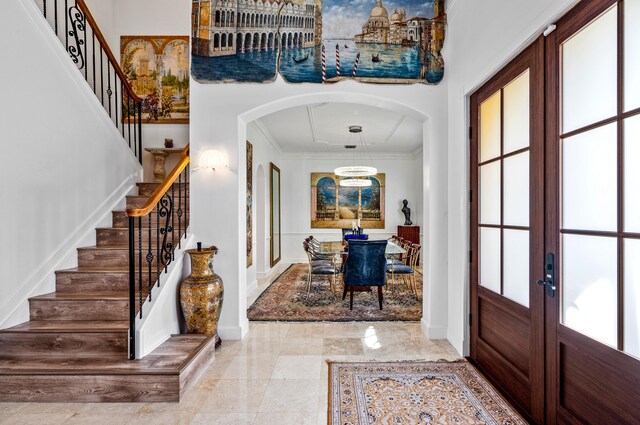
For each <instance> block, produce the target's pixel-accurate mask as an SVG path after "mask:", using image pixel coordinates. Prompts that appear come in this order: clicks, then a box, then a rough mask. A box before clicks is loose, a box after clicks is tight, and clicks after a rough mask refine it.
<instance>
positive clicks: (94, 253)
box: [78, 246, 158, 271]
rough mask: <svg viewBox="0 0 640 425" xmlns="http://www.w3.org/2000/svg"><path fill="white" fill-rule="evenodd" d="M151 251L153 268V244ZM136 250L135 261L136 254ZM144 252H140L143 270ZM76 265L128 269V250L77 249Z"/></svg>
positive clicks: (154, 262) (145, 267) (154, 252)
mask: <svg viewBox="0 0 640 425" xmlns="http://www.w3.org/2000/svg"><path fill="white" fill-rule="evenodd" d="M152 248H153V250H152V253H153V255H154V259H153V262H152V263H151V264H152V267H153V268H154V269H155V267H156V263H157V262H158V261H157V257H156V251H155V246H154V247H152ZM137 254H138V253H137V252H136V263H137V261H138V256H137ZM146 255H147V253H146V252H143V253H142V261H143V264H144V267H143V270H145V271H146V270H147V264H148V263H147V259H146ZM78 267H89V268H107V269H108V268H117V269H125V270H126V269H128V268H129V250H128V249H109V250H104V249H82V250H79V251H78Z"/></svg>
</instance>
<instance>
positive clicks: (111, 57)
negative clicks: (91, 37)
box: [77, 0, 143, 103]
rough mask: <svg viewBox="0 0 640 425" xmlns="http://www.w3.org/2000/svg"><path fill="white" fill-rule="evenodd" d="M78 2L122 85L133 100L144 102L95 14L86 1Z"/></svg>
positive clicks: (78, 0)
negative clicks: (134, 89) (132, 84)
mask: <svg viewBox="0 0 640 425" xmlns="http://www.w3.org/2000/svg"><path fill="white" fill-rule="evenodd" d="M77 2H78V7H79V8H80V10H81V11H82V13H84V16H85V18H86V20H87V22H88V23H89V26H90V27H91V29H92V30H93V33H94V34H95V36H96V38H97V39H98V41H99V42H100V45H101V46H102V50H103V51H104V52H105V54H106V55H107V58H108V59H109V62H110V63H111V66H113V69H114V71H115V72H116V74H118V76H119V77H120V81H122V86H123V87H124V88H125V90H126V92H127V95H128V96H129V97H130V98H132V99H133V100H135V101H136V102H140V103H142V101H143V99H142V98H141V97H140V96H138V95H137V94H135V92H134V91H133V88H131V84H129V81H128V80H127V76H126V75H125V74H124V71H123V70H122V68H121V67H120V64H119V63H118V61H117V60H116V57H115V56H114V55H113V52H112V51H111V49H110V48H109V43H107V40H105V38H104V35H102V31H100V27H99V26H98V24H97V22H96V20H95V19H94V18H93V15H92V14H91V12H90V11H89V8H88V7H87V4H86V3H85V2H84V0H77Z"/></svg>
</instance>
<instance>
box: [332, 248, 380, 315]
mask: <svg viewBox="0 0 640 425" xmlns="http://www.w3.org/2000/svg"><path fill="white" fill-rule="evenodd" d="M386 248H387V241H386V240H382V241H358V240H351V241H349V255H348V256H347V261H346V262H345V264H344V267H343V272H342V281H343V282H344V292H343V294H342V299H343V300H344V299H345V297H346V296H347V290H349V291H350V296H349V309H350V310H353V290H354V287H355V286H377V287H378V303H379V304H380V310H382V299H383V297H382V287H383V286H385V284H386V281H387V276H386V267H387V262H386V259H385V255H384V253H385V250H386Z"/></svg>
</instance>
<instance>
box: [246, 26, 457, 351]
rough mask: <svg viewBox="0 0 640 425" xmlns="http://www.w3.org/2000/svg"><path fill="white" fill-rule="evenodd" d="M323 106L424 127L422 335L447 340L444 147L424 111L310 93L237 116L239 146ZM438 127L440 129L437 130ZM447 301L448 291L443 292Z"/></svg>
mask: <svg viewBox="0 0 640 425" xmlns="http://www.w3.org/2000/svg"><path fill="white" fill-rule="evenodd" d="M283 36H284V34H283ZM323 103H352V104H362V105H368V106H375V107H378V108H382V109H386V110H389V111H394V112H398V113H401V114H403V115H406V116H408V117H412V118H414V119H416V120H418V121H419V122H421V123H422V128H423V131H422V146H423V149H422V152H421V153H420V156H419V160H421V162H422V169H423V175H424V176H423V200H422V203H421V204H420V208H421V209H422V211H423V217H422V223H423V225H424V226H425V228H427V227H428V228H433V229H434V231H432V232H428V231H425V232H424V240H423V243H422V245H423V253H424V254H423V256H422V258H423V259H424V266H423V267H424V270H425V273H424V275H423V288H424V289H423V291H424V292H423V309H422V322H421V323H422V328H423V331H424V332H425V334H427V335H428V336H429V337H430V338H432V339H441V338H446V320H447V317H446V310H443V308H442V302H443V287H442V285H438V282H439V281H441V279H439V277H440V276H441V273H442V270H443V269H445V270H446V265H445V266H443V265H442V264H441V263H440V264H438V262H439V261H440V259H441V255H440V254H439V251H438V250H440V249H442V246H443V245H442V244H445V245H444V246H446V234H445V238H444V239H443V236H442V232H441V231H439V230H437V229H436V226H437V224H438V223H440V222H441V220H440V217H442V216H443V215H444V213H443V211H446V205H442V203H441V202H436V201H437V200H438V199H440V197H441V193H440V192H442V190H446V188H445V189H442V187H440V185H441V184H442V178H443V177H442V175H441V173H440V171H438V170H439V169H441V167H439V166H437V164H430V158H434V160H437V159H438V158H439V157H440V153H439V151H440V150H441V149H442V147H441V145H442V143H439V140H440V139H438V140H435V139H434V138H431V135H432V134H433V131H432V124H431V123H430V117H429V116H428V115H426V114H425V113H424V112H423V111H422V110H419V109H416V108H414V107H412V106H409V105H407V104H404V103H400V102H398V101H395V100H392V99H390V98H386V97H381V96H374V95H368V94H362V93H352V92H333V93H308V94H304V95H300V96H291V97H286V98H282V99H278V100H275V101H273V102H269V103H265V104H263V105H260V106H258V107H255V108H253V109H250V110H247V111H246V112H244V113H240V114H238V115H237V116H238V143H241V144H242V145H241V146H242V148H243V149H244V143H245V140H246V137H247V126H248V125H249V124H250V123H252V122H253V121H255V120H258V119H260V118H262V117H265V116H267V115H270V114H273V113H275V112H278V111H282V110H285V109H289V108H294V107H300V106H310V105H316V104H323ZM435 127H436V128H437V126H435ZM239 146H240V145H239ZM241 186H242V183H241ZM445 186H446V185H445ZM240 236H241V237H244V232H241V233H240ZM431 252H434V255H433V256H431V255H430V253H431ZM238 271H239V276H238V277H239V281H240V282H246V280H247V275H246V271H245V270H244V267H242V266H241V267H240V268H239V270H238ZM444 297H446V289H444ZM238 301H239V302H240V304H239V306H238V307H239V311H237V314H239V315H240V320H241V323H245V324H246V325H241V326H243V327H244V326H248V321H247V319H246V306H247V305H246V301H244V300H238ZM234 314H235V312H234ZM236 317H237V316H236ZM442 322H444V323H445V326H444V327H443V326H441V325H440V326H437V325H436V324H438V323H442Z"/></svg>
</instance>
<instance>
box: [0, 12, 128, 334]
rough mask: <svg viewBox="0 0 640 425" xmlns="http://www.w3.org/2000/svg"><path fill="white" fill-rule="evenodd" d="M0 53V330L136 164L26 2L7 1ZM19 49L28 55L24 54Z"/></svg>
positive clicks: (44, 288) (47, 288) (22, 311)
mask: <svg viewBox="0 0 640 425" xmlns="http://www.w3.org/2000/svg"><path fill="white" fill-rule="evenodd" d="M0 52H2V55H3V57H5V58H20V60H19V64H18V65H16V66H2V67H0V79H1V80H2V81H4V82H5V83H6V84H4V85H3V98H4V99H5V100H8V101H6V102H3V103H2V105H1V106H0V128H1V129H2V136H1V137H2V155H0V181H1V182H2V183H1V186H0V205H2V208H0V222H2V223H4V228H3V248H2V255H1V256H0V262H1V264H0V293H1V294H2V297H0V327H7V326H10V325H14V324H17V323H20V322H23V321H26V320H29V315H28V304H27V298H28V297H29V296H34V295H38V294H43V293H47V292H53V291H54V290H55V285H54V284H55V279H54V275H53V272H54V271H55V270H57V269H62V268H67V267H73V266H75V261H76V252H75V247H77V246H78V245H80V244H83V245H84V244H91V241H92V239H94V238H95V236H94V235H95V233H94V228H95V227H96V225H98V224H100V223H103V222H104V221H105V219H106V220H109V219H110V212H111V209H113V208H114V207H115V206H116V205H117V204H118V203H119V202H120V201H121V200H122V198H123V196H124V195H125V194H126V193H127V192H128V191H129V190H130V189H131V188H133V186H134V182H135V179H136V174H137V173H138V172H139V169H140V168H139V164H138V163H137V161H136V159H135V157H134V156H133V154H132V152H131V151H130V150H129V147H128V146H127V145H126V143H125V142H124V140H123V139H122V137H121V136H120V135H119V134H118V131H117V130H116V128H115V126H114V125H113V122H112V121H111V120H110V119H109V117H108V116H107V114H106V112H105V111H104V109H103V107H102V106H101V105H100V103H99V101H98V100H97V99H96V97H95V95H94V94H93V92H92V91H91V89H90V88H89V86H88V85H87V83H86V82H85V81H84V78H83V77H82V76H81V74H80V72H78V70H77V68H76V67H75V66H74V65H73V63H72V61H71V60H70V59H69V56H68V54H67V53H66V52H65V51H64V48H63V47H62V45H61V43H60V42H59V41H58V39H57V38H56V37H55V36H54V34H53V31H52V29H51V27H50V26H49V24H48V23H47V22H46V21H45V20H44V18H43V17H42V13H41V12H40V11H39V9H38V8H37V7H36V6H35V3H34V2H33V1H32V0H8V1H5V2H3V13H1V14H0ZM24 52H29V54H25V53H24Z"/></svg>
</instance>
